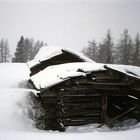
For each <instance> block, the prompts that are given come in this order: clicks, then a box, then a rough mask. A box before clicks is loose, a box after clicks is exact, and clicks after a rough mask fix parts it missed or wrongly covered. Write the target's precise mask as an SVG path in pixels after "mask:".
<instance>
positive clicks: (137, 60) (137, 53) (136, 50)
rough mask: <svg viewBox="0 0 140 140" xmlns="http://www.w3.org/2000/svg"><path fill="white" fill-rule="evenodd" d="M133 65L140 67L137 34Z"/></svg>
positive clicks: (138, 38)
mask: <svg viewBox="0 0 140 140" xmlns="http://www.w3.org/2000/svg"><path fill="white" fill-rule="evenodd" d="M134 47H135V48H134V54H133V64H134V65H137V66H140V36H139V34H138V33H137V35H136V38H135V43H134Z"/></svg>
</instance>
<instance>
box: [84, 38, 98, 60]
mask: <svg viewBox="0 0 140 140" xmlns="http://www.w3.org/2000/svg"><path fill="white" fill-rule="evenodd" d="M82 52H83V54H85V55H86V56H87V57H89V58H90V59H92V60H94V61H96V60H97V44H96V42H95V40H93V41H88V47H87V48H83V50H82Z"/></svg>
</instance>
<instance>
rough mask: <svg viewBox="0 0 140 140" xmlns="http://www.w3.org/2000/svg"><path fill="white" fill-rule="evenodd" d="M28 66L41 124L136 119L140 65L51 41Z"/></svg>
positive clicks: (51, 126)
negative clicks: (97, 58)
mask: <svg viewBox="0 0 140 140" xmlns="http://www.w3.org/2000/svg"><path fill="white" fill-rule="evenodd" d="M63 63H64V64H63ZM28 66H29V68H30V70H31V77H30V80H29V83H30V84H31V86H32V87H33V88H34V89H36V90H37V91H38V94H35V95H36V96H33V95H34V94H31V95H32V97H33V100H35V107H34V108H36V109H37V111H35V115H34V117H35V118H36V119H35V123H36V126H37V127H38V128H40V129H47V130H60V131H64V130H65V128H66V127H67V126H76V125H85V124H91V123H101V124H110V121H112V120H117V121H120V122H121V121H122V120H126V119H129V118H134V119H135V120H137V121H140V67H135V66H125V65H106V64H99V63H95V62H94V61H92V60H90V59H88V58H86V57H84V56H82V55H80V54H79V53H75V52H73V51H70V50H66V49H60V48H54V47H51V48H50V47H43V48H42V49H41V50H40V51H39V53H38V54H37V56H36V57H35V59H34V60H32V61H30V62H29V63H28ZM39 110H40V111H39ZM111 123H112V122H111Z"/></svg>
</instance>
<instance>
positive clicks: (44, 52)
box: [27, 46, 95, 68]
mask: <svg viewBox="0 0 140 140" xmlns="http://www.w3.org/2000/svg"><path fill="white" fill-rule="evenodd" d="M63 51H66V52H69V53H71V54H73V55H75V56H77V57H79V58H81V59H83V60H84V61H85V62H92V63H95V62H94V61H93V60H91V59H89V58H87V57H86V56H84V55H83V54H82V53H79V52H76V51H73V50H70V49H63V48H60V47H54V46H50V47H49V46H43V47H42V48H41V49H40V50H39V52H38V53H37V55H36V56H35V58H34V59H33V60H31V61H29V62H28V63H27V64H28V66H29V68H31V67H33V66H35V65H37V64H39V63H40V62H42V61H44V60H47V59H50V58H52V57H54V56H57V55H60V54H62V53H63Z"/></svg>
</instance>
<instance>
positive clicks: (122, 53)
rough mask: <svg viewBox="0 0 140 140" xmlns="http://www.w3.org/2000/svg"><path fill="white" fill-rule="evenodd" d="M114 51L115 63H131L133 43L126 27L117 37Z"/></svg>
mask: <svg viewBox="0 0 140 140" xmlns="http://www.w3.org/2000/svg"><path fill="white" fill-rule="evenodd" d="M116 52H117V56H118V59H117V63H120V64H125V65H128V64H132V52H133V43H132V39H131V37H130V35H129V34H128V30H127V29H126V30H124V32H123V34H122V35H121V38H120V39H119V43H118V45H117V50H116Z"/></svg>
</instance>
